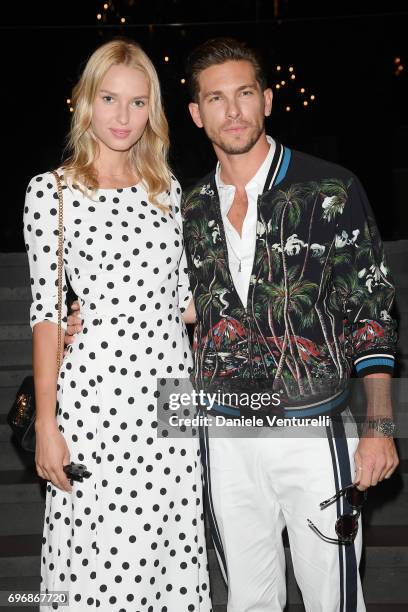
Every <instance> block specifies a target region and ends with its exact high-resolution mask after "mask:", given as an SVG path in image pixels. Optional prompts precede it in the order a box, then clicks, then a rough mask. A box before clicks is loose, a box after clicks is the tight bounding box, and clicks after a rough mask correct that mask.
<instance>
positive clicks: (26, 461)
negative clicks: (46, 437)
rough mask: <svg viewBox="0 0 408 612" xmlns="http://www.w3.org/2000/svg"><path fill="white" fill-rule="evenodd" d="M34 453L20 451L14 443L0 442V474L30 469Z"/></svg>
mask: <svg viewBox="0 0 408 612" xmlns="http://www.w3.org/2000/svg"><path fill="white" fill-rule="evenodd" d="M33 464H34V453H30V452H25V451H23V450H21V449H20V448H19V447H18V446H17V444H15V443H14V442H0V472H2V471H9V470H26V469H32V466H33Z"/></svg>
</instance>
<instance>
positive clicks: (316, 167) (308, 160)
mask: <svg viewBox="0 0 408 612" xmlns="http://www.w3.org/2000/svg"><path fill="white" fill-rule="evenodd" d="M291 153H292V163H291V164H290V167H289V171H288V174H287V178H289V179H291V181H293V182H298V181H299V180H300V181H303V180H305V181H320V180H325V179H337V180H340V181H343V182H347V183H349V182H351V181H353V180H355V179H356V176H355V175H354V173H353V172H352V171H351V170H349V169H348V168H345V167H344V166H342V165H340V164H337V163H335V162H332V161H329V160H327V159H323V158H321V157H317V156H315V155H311V154H310V153H304V152H303V151H296V150H292V151H291Z"/></svg>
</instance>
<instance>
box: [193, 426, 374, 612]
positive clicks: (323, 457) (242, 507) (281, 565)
mask: <svg viewBox="0 0 408 612" xmlns="http://www.w3.org/2000/svg"><path fill="white" fill-rule="evenodd" d="M315 429H316V428H315ZM265 431H267V433H266V434H265ZM261 432H263V433H262V434H261V435H260V437H256V438H242V437H241V438H237V437H235V438H234V437H223V438H220V437H213V436H212V435H211V432H210V435H208V431H206V432H205V433H204V436H203V439H202V454H203V464H204V470H205V476H206V481H207V482H206V483H207V508H208V512H209V518H210V525H211V530H212V534H213V540H214V545H215V548H216V552H217V556H218V559H219V561H220V566H221V569H222V571H223V574H224V578H225V579H226V580H227V583H228V608H227V610H228V612H281V611H282V610H283V609H284V607H285V603H286V583H285V555H284V546H283V542H282V531H283V529H284V527H285V526H286V528H287V532H288V536H289V543H290V551H291V556H292V562H293V567H294V573H295V577H296V581H297V583H298V586H299V588H300V590H301V592H302V596H303V602H304V605H305V608H306V610H307V612H365V605H364V600H363V595H362V589H361V582H360V575H359V563H360V557H361V547H362V538H361V523H360V525H359V530H358V535H357V537H356V540H355V542H354V544H352V545H338V544H333V543H329V542H326V541H324V540H323V539H321V538H320V537H319V536H318V535H317V534H316V533H315V532H313V531H312V529H311V528H310V527H309V526H308V524H307V519H308V518H309V519H311V520H312V521H313V523H314V524H315V525H316V526H317V527H318V528H319V530H320V531H321V532H322V533H323V534H324V535H326V536H329V537H332V538H337V535H336V532H335V522H336V519H337V517H338V516H339V515H340V514H342V513H344V512H347V511H350V508H349V507H348V504H347V502H346V501H345V500H344V498H342V499H341V501H340V502H338V503H333V504H332V505H331V506H328V507H327V508H325V509H324V510H321V509H320V507H319V503H320V502H322V501H324V500H326V499H328V498H330V497H331V496H332V495H334V493H335V492H336V491H337V490H339V489H340V488H342V487H344V486H347V485H348V484H350V483H351V482H352V480H353V478H354V473H355V467H354V458H353V457H354V452H355V450H356V446H357V444H358V438H357V437H353V438H350V437H349V438H348V439H347V438H346V437H345V435H344V426H343V425H342V424H340V425H338V424H337V425H335V426H334V429H333V426H332V427H330V428H327V429H326V428H321V434H322V437H320V438H319V437H316V436H317V431H315V432H313V433H312V434H311V436H312V437H305V438H293V437H289V436H285V433H284V432H283V430H282V429H280V430H277V429H276V428H271V429H269V430H265V429H262V430H261ZM218 435H219V433H218ZM265 435H266V437H264V436H265ZM258 436H259V434H258ZM262 436H263V437H262ZM284 436H285V437H284Z"/></svg>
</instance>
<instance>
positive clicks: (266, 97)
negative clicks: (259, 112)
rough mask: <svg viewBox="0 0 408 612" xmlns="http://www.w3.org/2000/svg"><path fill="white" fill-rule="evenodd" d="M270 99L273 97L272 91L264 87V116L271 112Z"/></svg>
mask: <svg viewBox="0 0 408 612" xmlns="http://www.w3.org/2000/svg"><path fill="white" fill-rule="evenodd" d="M272 99H273V92H272V89H270V88H269V87H268V89H265V91H264V101H265V117H269V115H270V114H271V112H272Z"/></svg>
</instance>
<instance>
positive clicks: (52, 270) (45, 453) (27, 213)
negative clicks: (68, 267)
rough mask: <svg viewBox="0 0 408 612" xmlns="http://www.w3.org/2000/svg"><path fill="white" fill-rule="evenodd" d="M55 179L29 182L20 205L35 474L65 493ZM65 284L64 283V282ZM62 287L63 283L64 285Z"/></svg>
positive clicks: (45, 176) (47, 177)
mask: <svg viewBox="0 0 408 612" xmlns="http://www.w3.org/2000/svg"><path fill="white" fill-rule="evenodd" d="M56 195H57V194H56V185H55V179H54V177H53V176H52V175H51V174H49V173H47V174H42V175H38V176H36V177H34V178H33V179H32V180H31V181H30V184H29V186H28V189H27V194H26V200H25V206H24V240H25V246H26V250H27V255H28V261H29V264H30V280H31V291H32V297H33V300H32V303H31V307H30V324H31V327H32V329H33V370H34V385H35V395H36V422H35V430H36V453H35V462H36V467H37V472H38V474H39V476H41V477H42V478H46V479H47V480H51V482H52V483H53V484H54V485H56V486H57V487H59V488H61V489H64V490H66V491H69V490H70V489H71V487H70V485H69V481H68V479H67V477H66V475H65V474H64V472H63V470H62V468H63V465H64V464H66V463H69V451H68V447H67V444H66V442H65V439H64V437H63V435H62V433H61V432H60V431H59V428H58V424H57V420H56V415H55V408H56V395H57V333H58V332H57V330H58V327H57V322H58V295H57V293H58V291H57V289H58V231H57V228H58V198H57V197H56ZM63 281H64V279H63ZM63 284H64V285H65V283H64V282H63ZM63 294H64V295H63V300H62V313H61V314H62V324H63V326H64V327H65V322H66V301H65V298H66V287H65V286H64V287H63Z"/></svg>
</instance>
